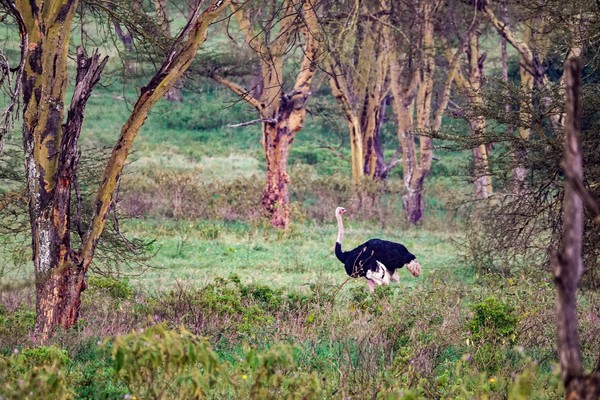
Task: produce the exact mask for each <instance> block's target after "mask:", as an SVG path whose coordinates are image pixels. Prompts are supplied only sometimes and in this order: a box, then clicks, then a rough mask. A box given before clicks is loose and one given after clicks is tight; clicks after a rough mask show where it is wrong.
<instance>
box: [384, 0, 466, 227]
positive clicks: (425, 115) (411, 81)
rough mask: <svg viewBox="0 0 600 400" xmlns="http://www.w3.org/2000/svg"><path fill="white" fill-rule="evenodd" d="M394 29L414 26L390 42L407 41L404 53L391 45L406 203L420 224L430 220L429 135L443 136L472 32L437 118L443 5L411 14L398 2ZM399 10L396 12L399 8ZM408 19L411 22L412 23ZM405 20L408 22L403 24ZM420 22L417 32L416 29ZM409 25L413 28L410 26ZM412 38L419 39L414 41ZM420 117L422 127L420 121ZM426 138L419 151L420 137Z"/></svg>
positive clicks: (455, 58) (419, 7)
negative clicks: (426, 212)
mask: <svg viewBox="0 0 600 400" xmlns="http://www.w3.org/2000/svg"><path fill="white" fill-rule="evenodd" d="M392 5H393V8H392V22H393V23H392V25H393V26H395V27H400V29H402V27H406V26H408V27H410V29H409V28H406V29H404V30H401V31H400V32H392V31H388V34H387V37H388V40H389V41H393V40H394V38H395V37H396V35H394V33H396V34H398V35H400V37H401V38H403V40H404V41H405V50H404V52H401V51H399V49H401V48H400V47H399V46H390V57H389V63H390V66H389V67H390V88H391V93H392V100H393V103H392V104H393V106H394V111H395V113H396V119H397V129H398V140H399V142H400V147H401V149H402V167H403V178H402V179H403V181H404V187H405V188H406V193H405V194H404V195H403V197H402V204H403V206H404V212H405V214H406V219H407V220H408V221H409V222H410V223H411V224H417V223H419V222H420V221H421V220H422V219H423V216H424V209H425V203H424V197H423V196H424V190H425V178H426V177H427V176H428V175H429V172H430V171H431V162H432V158H433V139H432V137H431V135H430V134H429V133H431V132H432V131H439V130H440V128H441V126H442V117H443V114H444V111H445V110H446V106H447V105H448V101H449V100H450V92H451V87H452V83H453V82H454V76H455V74H456V71H457V68H458V62H459V56H460V54H461V53H462V52H463V51H464V46H465V43H466V41H467V40H468V38H469V36H470V34H471V29H472V27H471V28H469V29H468V30H467V31H466V33H465V35H464V37H463V38H462V39H461V41H460V44H459V46H458V48H457V49H456V50H454V52H453V53H452V56H451V57H450V59H451V60H450V63H449V65H448V68H447V71H446V74H445V80H444V82H443V85H442V87H441V89H440V95H439V100H438V102H437V109H435V113H434V115H433V118H432V97H433V96H432V95H433V90H434V72H435V66H436V60H435V55H436V40H435V39H436V36H435V33H436V31H435V24H434V23H435V19H436V17H437V16H438V15H439V14H440V13H442V11H443V8H442V6H443V4H442V2H414V3H413V4H412V9H411V10H412V11H411V12H412V13H414V15H415V16H416V17H412V15H411V13H409V12H406V11H403V10H402V9H401V8H399V6H398V3H393V4H392ZM394 7H395V8H394ZM403 18H405V19H408V20H409V22H408V23H407V22H406V20H404V19H403ZM403 21H404V22H403ZM413 21H418V26H417V27H416V28H415V27H413V26H412V25H411V24H413V23H414V22H413ZM407 24H408V25H407ZM412 35H416V37H413V36H412ZM414 116H416V123H415V122H414ZM415 133H420V134H421V136H420V137H419V143H418V150H419V151H417V137H416V135H415Z"/></svg>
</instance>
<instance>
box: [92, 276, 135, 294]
mask: <svg viewBox="0 0 600 400" xmlns="http://www.w3.org/2000/svg"><path fill="white" fill-rule="evenodd" d="M87 283H88V285H89V286H90V287H91V288H93V289H96V290H100V291H103V292H106V293H108V294H109V295H110V296H111V297H112V298H114V299H122V300H129V299H130V298H131V295H132V294H133V288H132V287H131V285H130V284H129V281H128V280H126V279H125V280H119V279H115V278H111V277H106V276H101V275H93V276H90V277H89V278H88V280H87Z"/></svg>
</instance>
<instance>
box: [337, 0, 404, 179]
mask: <svg viewBox="0 0 600 400" xmlns="http://www.w3.org/2000/svg"><path fill="white" fill-rule="evenodd" d="M336 5H337V8H334V9H333V10H329V12H328V17H329V18H327V24H326V25H327V27H328V28H329V29H328V30H329V32H328V35H329V38H330V40H329V42H330V47H329V53H328V57H327V62H326V64H327V70H328V73H329V75H330V79H329V81H330V86H331V91H332V94H333V96H334V97H335V98H336V99H337V101H338V102H339V103H340V105H341V108H342V111H343V113H344V117H345V118H346V120H347V121H348V130H349V136H350V155H351V163H352V180H353V182H354V183H355V184H358V183H359V182H360V181H361V179H362V177H363V176H364V175H367V176H369V177H371V178H384V177H385V175H386V174H387V173H388V172H389V170H390V169H391V168H392V167H393V166H394V165H395V164H396V163H397V162H398V161H397V159H392V161H391V162H390V164H389V165H386V163H385V160H384V158H383V151H382V148H381V141H380V130H381V124H382V119H383V114H384V111H385V102H386V95H387V93H388V91H389V89H388V86H389V83H388V57H389V54H390V51H389V48H388V47H389V45H390V43H389V41H387V40H386V39H385V37H384V32H385V31H386V27H385V24H386V23H387V21H385V20H384V18H385V15H386V14H387V10H388V8H389V5H388V4H387V2H385V1H380V2H375V3H373V4H371V3H369V2H364V3H362V4H360V5H359V6H355V4H354V3H353V2H340V3H337V4H336ZM332 6H333V4H332ZM337 14H341V15H343V16H344V17H343V18H342V17H339V16H338V15H337Z"/></svg>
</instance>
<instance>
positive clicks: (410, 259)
mask: <svg viewBox="0 0 600 400" xmlns="http://www.w3.org/2000/svg"><path fill="white" fill-rule="evenodd" d="M345 212H346V209H345V208H343V207H338V208H336V209H335V217H336V219H337V222H338V237H337V240H336V242H335V256H336V257H337V258H338V260H340V261H341V262H343V263H344V267H345V268H346V273H347V274H348V275H350V276H351V277H353V278H359V277H364V278H366V279H367V284H368V285H369V290H370V291H371V292H372V291H374V290H375V284H377V285H388V284H389V283H390V281H392V282H398V281H399V280H400V277H399V276H398V269H399V268H402V267H403V266H404V265H406V268H407V269H408V270H409V271H410V273H411V274H412V275H413V276H415V277H417V276H419V275H420V274H421V266H420V265H419V262H418V261H417V259H416V257H415V256H414V255H413V254H411V253H410V252H409V251H408V250H407V249H406V247H404V246H403V245H401V244H400V243H394V242H389V241H387V240H381V239H371V240H368V241H366V242H365V243H363V244H361V245H360V246H358V247H357V248H355V249H354V250H350V251H342V240H343V238H344V223H343V222H342V214H344V213H345Z"/></svg>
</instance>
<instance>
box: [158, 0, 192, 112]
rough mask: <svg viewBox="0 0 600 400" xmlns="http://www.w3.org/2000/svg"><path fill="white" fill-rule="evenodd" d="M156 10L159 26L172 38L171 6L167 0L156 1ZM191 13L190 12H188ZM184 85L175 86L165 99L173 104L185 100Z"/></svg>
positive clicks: (177, 84)
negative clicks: (182, 92) (182, 91)
mask: <svg viewBox="0 0 600 400" xmlns="http://www.w3.org/2000/svg"><path fill="white" fill-rule="evenodd" d="M154 8H155V9H156V16H157V18H158V24H159V26H160V28H161V29H162V31H163V32H164V34H165V36H167V37H171V21H169V4H168V2H167V1H166V0H154ZM188 13H189V11H188ZM182 86H183V84H182V83H181V79H178V80H177V82H175V84H174V85H173V87H172V88H171V89H169V91H168V92H167V94H166V95H165V99H167V100H168V101H171V102H180V101H182V100H183V95H182V94H181V88H182Z"/></svg>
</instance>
